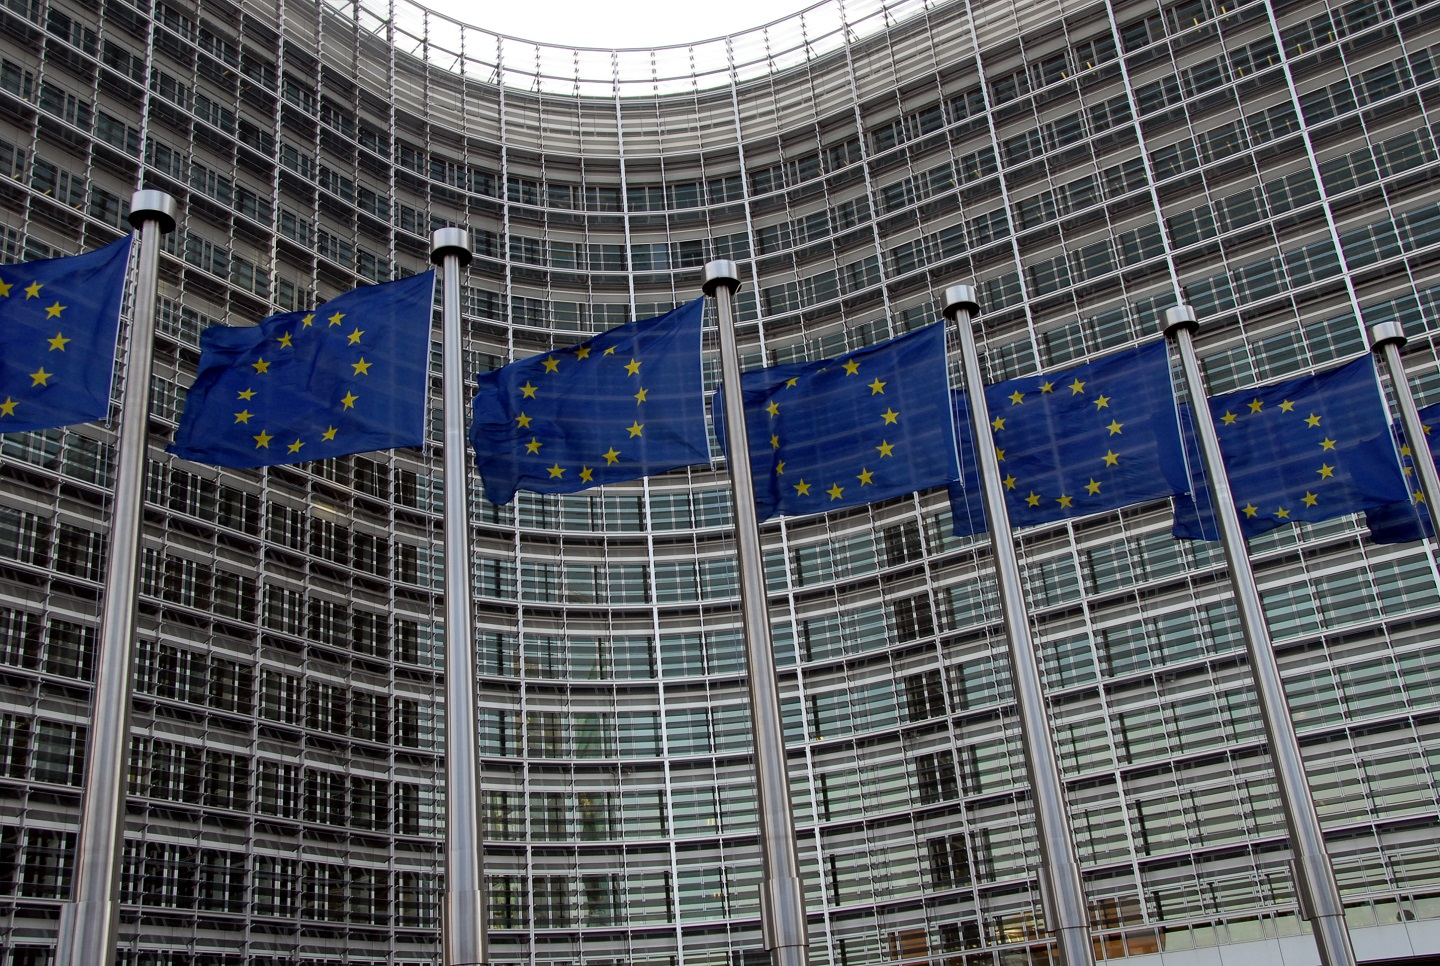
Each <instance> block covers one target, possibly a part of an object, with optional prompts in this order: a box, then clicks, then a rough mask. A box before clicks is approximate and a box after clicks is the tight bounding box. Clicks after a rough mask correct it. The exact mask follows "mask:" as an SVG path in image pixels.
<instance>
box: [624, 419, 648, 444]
mask: <svg viewBox="0 0 1440 966" xmlns="http://www.w3.org/2000/svg"><path fill="white" fill-rule="evenodd" d="M625 428H626V429H627V430H629V431H630V438H631V439H634V438H635V437H636V436H639V435H640V434H641V433H642V432H643V431H644V429H645V424H644V423H642V422H639V421H638V420H637V421H636V422H633V423H631V424H630V425H629V426H626V427H625Z"/></svg>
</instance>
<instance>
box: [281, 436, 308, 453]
mask: <svg viewBox="0 0 1440 966" xmlns="http://www.w3.org/2000/svg"><path fill="white" fill-rule="evenodd" d="M304 445H305V444H304V443H303V442H301V441H300V440H298V439H297V440H296V441H295V442H293V443H291V444H290V445H289V446H287V447H285V448H286V449H288V450H289V451H290V452H292V453H298V452H300V447H302V446H304Z"/></svg>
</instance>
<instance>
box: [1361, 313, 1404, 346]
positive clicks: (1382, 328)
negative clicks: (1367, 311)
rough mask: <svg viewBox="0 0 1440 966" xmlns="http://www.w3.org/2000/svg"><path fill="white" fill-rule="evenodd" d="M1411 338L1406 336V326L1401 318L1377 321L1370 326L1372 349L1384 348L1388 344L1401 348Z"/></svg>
mask: <svg viewBox="0 0 1440 966" xmlns="http://www.w3.org/2000/svg"><path fill="white" fill-rule="evenodd" d="M1408 341H1409V340H1408V339H1406V338H1405V326H1404V325H1403V324H1402V323H1401V322H1400V320H1399V319H1388V320H1386V321H1384V322H1376V323H1375V324H1374V325H1372V326H1371V327H1370V348H1371V350H1372V351H1373V350H1378V349H1383V348H1385V347H1386V346H1387V345H1393V346H1394V347H1395V348H1397V349H1398V348H1400V347H1401V346H1403V345H1404V344H1405V343H1406V342H1408Z"/></svg>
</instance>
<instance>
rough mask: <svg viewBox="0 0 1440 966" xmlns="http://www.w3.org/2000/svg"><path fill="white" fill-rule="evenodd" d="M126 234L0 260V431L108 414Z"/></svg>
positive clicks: (127, 247) (69, 422)
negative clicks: (57, 254)
mask: <svg viewBox="0 0 1440 966" xmlns="http://www.w3.org/2000/svg"><path fill="white" fill-rule="evenodd" d="M132 237H133V236H131V235H126V236H125V237H124V238H122V239H120V240H119V241H116V242H112V243H111V244H109V245H106V246H105V247H104V248H97V249H96V250H95V251H93V252H86V253H85V254H83V255H71V256H68V257H65V258H49V259H45V260H44V261H37V262H25V263H23V264H19V265H3V266H0V433H17V432H23V431H26V430H33V429H50V428H52V427H55V426H69V425H72V424H74V423H88V422H93V421H95V420H100V419H104V418H105V417H106V416H107V415H108V414H109V412H110V380H111V373H112V372H113V371H114V367H115V339H116V335H117V333H118V332H119V328H120V303H121V301H122V299H123V297H124V294H125V272H126V269H127V267H128V266H129V264H130V241H131V238H132Z"/></svg>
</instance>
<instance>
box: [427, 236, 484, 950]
mask: <svg viewBox="0 0 1440 966" xmlns="http://www.w3.org/2000/svg"><path fill="white" fill-rule="evenodd" d="M432 241H433V247H432V248H431V251H430V260H431V261H432V262H435V263H436V264H438V265H439V266H440V267H441V271H442V273H443V276H444V285H443V294H442V301H441V320H442V321H441V329H442V338H443V345H442V356H441V372H440V382H441V386H442V394H443V397H444V421H445V907H444V910H443V912H442V914H441V915H442V918H441V946H442V950H441V963H442V966H484V964H485V962H486V958H487V948H486V942H485V927H486V921H485V872H484V858H483V849H484V846H483V843H482V841H481V836H480V775H479V757H478V749H477V747H476V741H477V735H478V733H479V729H478V726H477V723H476V712H475V648H474V646H473V645H474V636H475V621H474V618H473V616H472V613H471V608H470V523H469V521H470V507H469V498H468V493H469V487H467V486H466V457H467V452H468V451H467V449H466V445H465V375H464V365H465V363H464V358H463V354H462V347H461V333H460V267H461V266H462V265H469V264H470V262H471V260H472V258H473V257H474V256H473V255H471V252H470V235H469V233H468V232H467V231H466V230H465V229H463V228H441V229H438V230H437V231H436V232H435V234H434V236H433V239H432Z"/></svg>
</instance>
